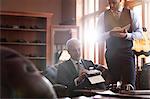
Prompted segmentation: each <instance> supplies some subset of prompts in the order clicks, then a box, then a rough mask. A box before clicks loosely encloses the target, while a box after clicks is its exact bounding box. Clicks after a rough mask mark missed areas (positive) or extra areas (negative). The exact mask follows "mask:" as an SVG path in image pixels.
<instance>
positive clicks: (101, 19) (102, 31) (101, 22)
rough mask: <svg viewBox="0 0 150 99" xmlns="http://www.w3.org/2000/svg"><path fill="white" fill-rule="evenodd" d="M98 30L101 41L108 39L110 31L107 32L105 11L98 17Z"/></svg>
mask: <svg viewBox="0 0 150 99" xmlns="http://www.w3.org/2000/svg"><path fill="white" fill-rule="evenodd" d="M96 31H97V34H98V35H99V40H100V41H103V40H106V39H108V38H109V37H110V35H109V32H105V23H104V12H102V13H101V14H100V15H99V17H98V22H97V26H96Z"/></svg>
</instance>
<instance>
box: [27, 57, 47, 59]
mask: <svg viewBox="0 0 150 99" xmlns="http://www.w3.org/2000/svg"><path fill="white" fill-rule="evenodd" d="M27 58H28V59H30V60H45V59H46V57H27Z"/></svg>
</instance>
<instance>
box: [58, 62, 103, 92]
mask: <svg viewBox="0 0 150 99" xmlns="http://www.w3.org/2000/svg"><path fill="white" fill-rule="evenodd" d="M81 62H82V64H83V66H84V68H85V69H89V67H90V66H92V67H94V68H95V69H96V66H95V65H94V64H93V62H92V61H89V60H81ZM77 77H78V73H77V71H76V69H75V67H74V65H73V63H72V61H71V60H67V61H65V62H63V63H61V64H60V65H59V66H58V72H57V83H59V84H63V85H66V86H67V87H68V89H69V90H74V89H83V88H87V87H91V84H90V82H89V80H88V79H85V81H84V82H83V83H81V84H80V85H79V86H75V83H74V79H75V78H77ZM102 89H104V88H102Z"/></svg>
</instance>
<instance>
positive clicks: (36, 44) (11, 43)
mask: <svg viewBox="0 0 150 99" xmlns="http://www.w3.org/2000/svg"><path fill="white" fill-rule="evenodd" d="M0 44H5V45H27V46H28V45H29V46H45V45H46V43H18V42H0Z"/></svg>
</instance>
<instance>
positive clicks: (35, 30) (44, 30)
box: [0, 28, 46, 32]
mask: <svg viewBox="0 0 150 99" xmlns="http://www.w3.org/2000/svg"><path fill="white" fill-rule="evenodd" d="M0 30H7V31H29V32H30V31H31V32H46V29H22V28H0Z"/></svg>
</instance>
